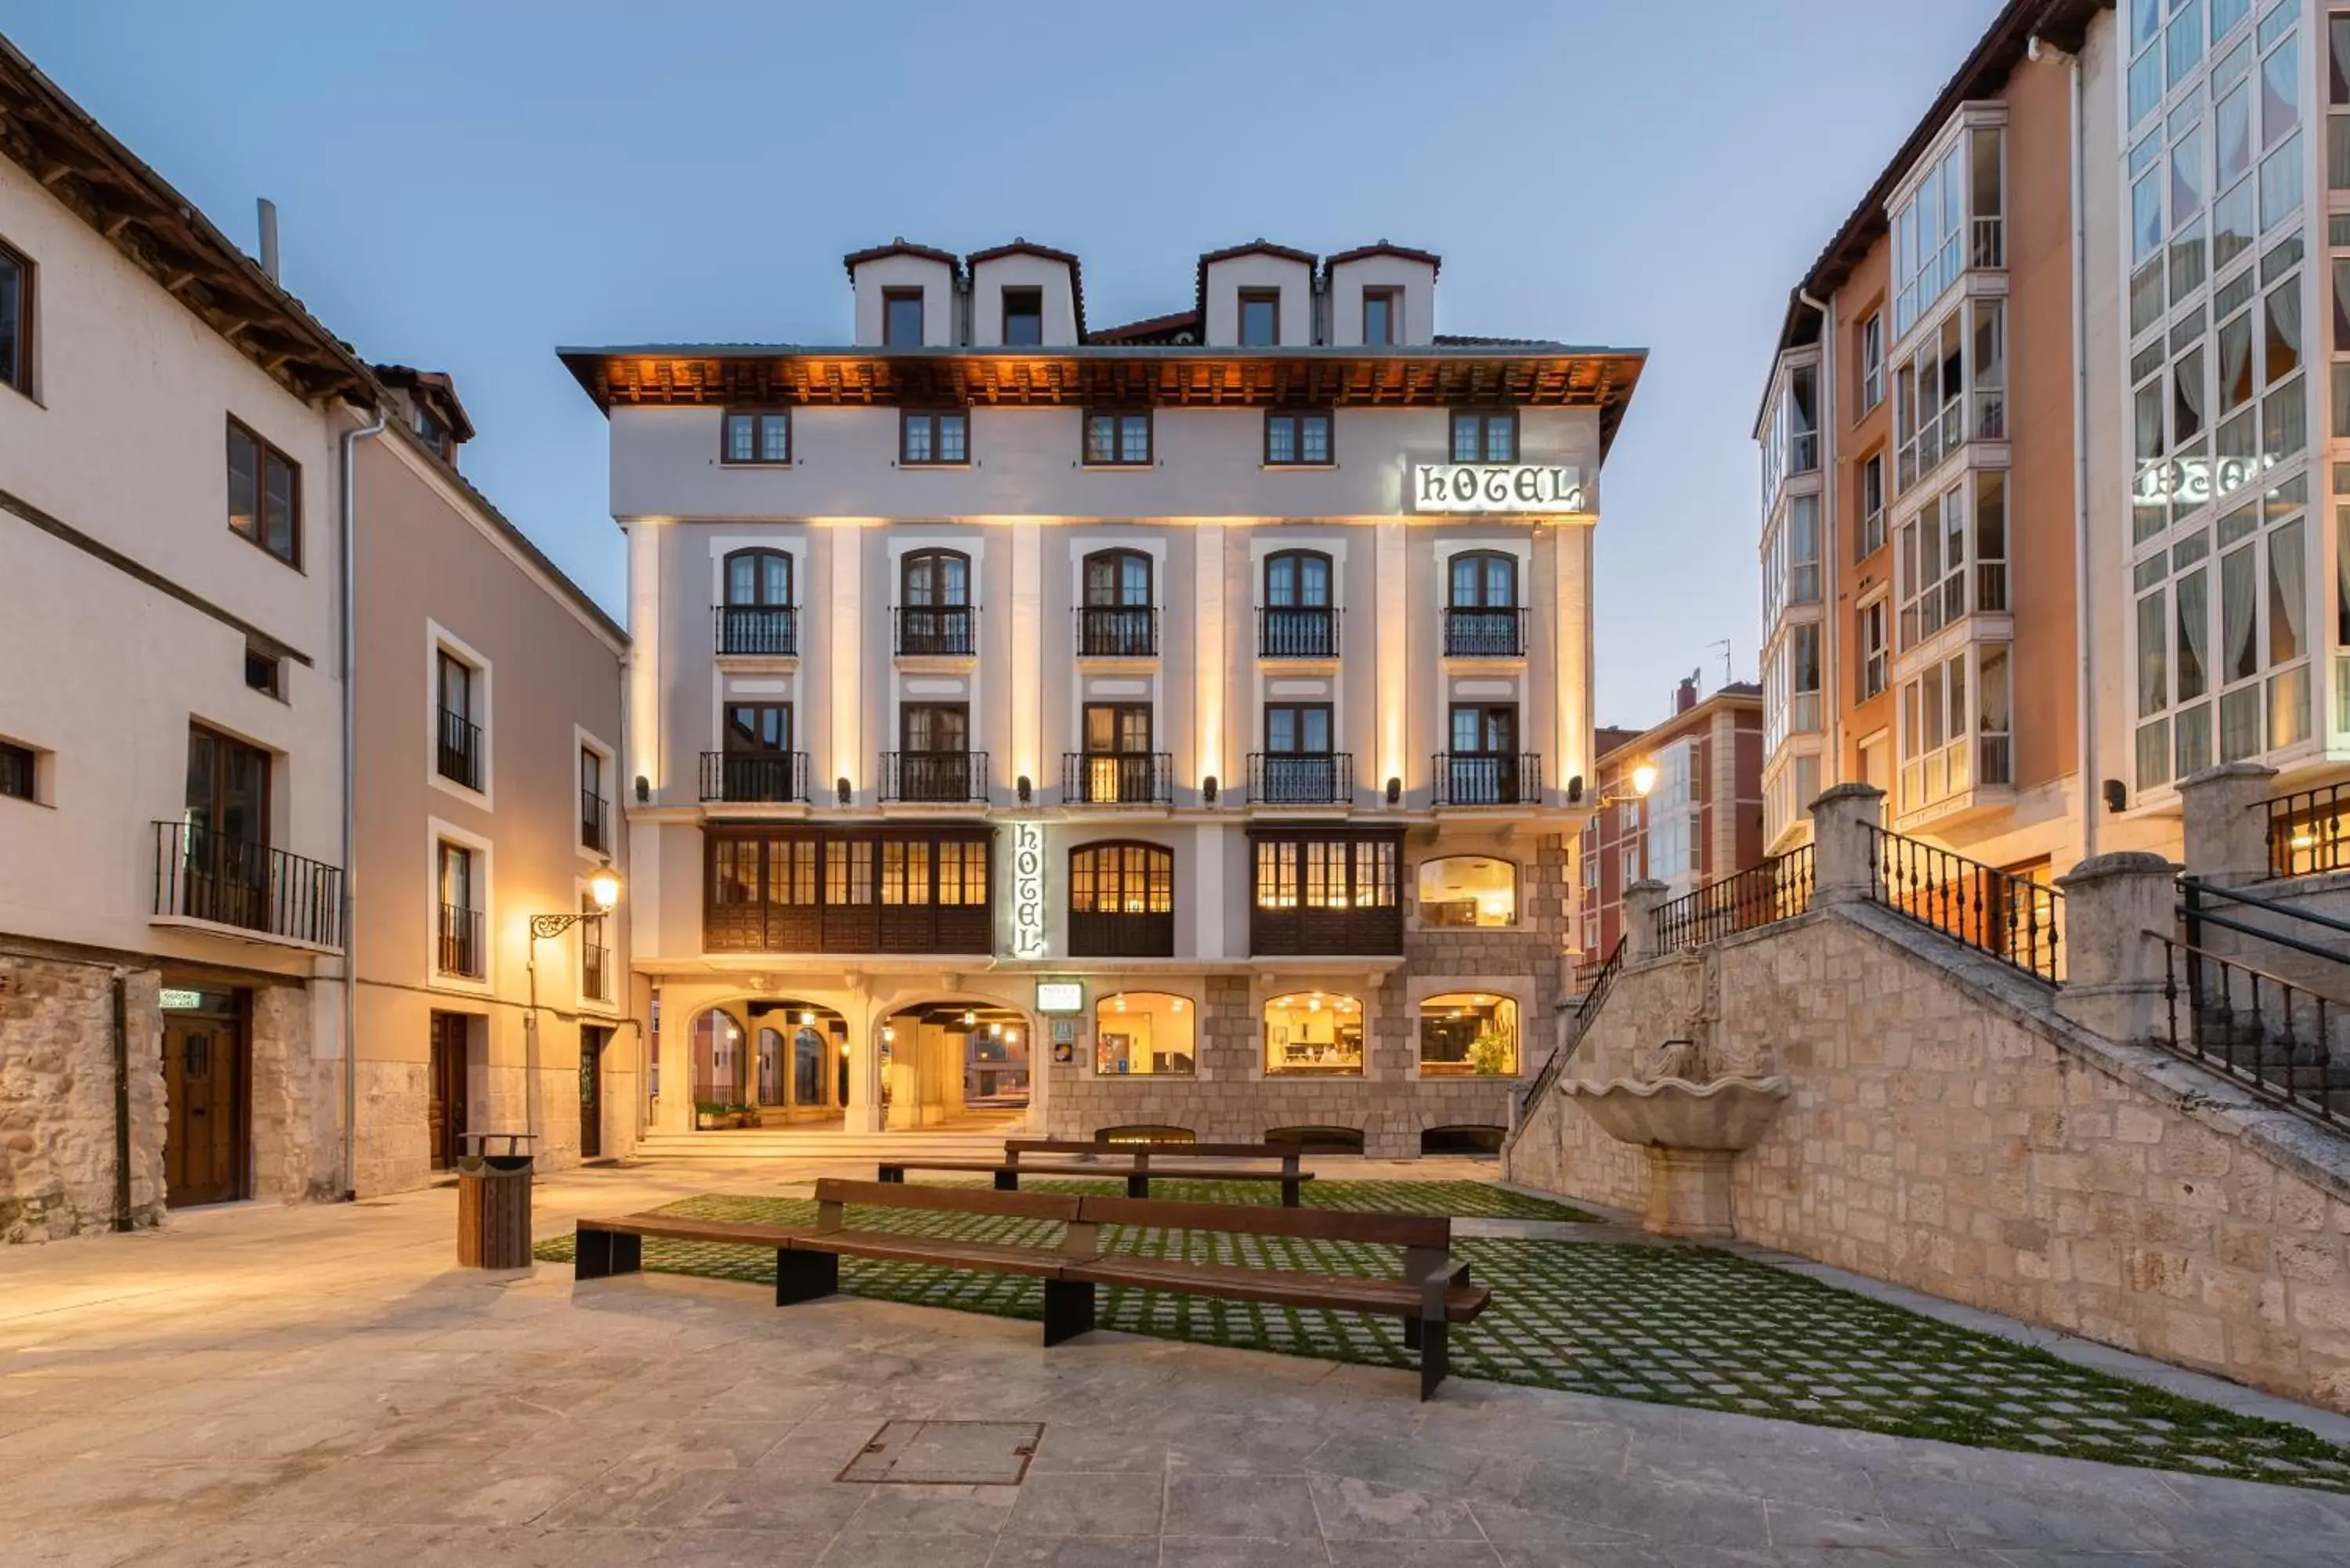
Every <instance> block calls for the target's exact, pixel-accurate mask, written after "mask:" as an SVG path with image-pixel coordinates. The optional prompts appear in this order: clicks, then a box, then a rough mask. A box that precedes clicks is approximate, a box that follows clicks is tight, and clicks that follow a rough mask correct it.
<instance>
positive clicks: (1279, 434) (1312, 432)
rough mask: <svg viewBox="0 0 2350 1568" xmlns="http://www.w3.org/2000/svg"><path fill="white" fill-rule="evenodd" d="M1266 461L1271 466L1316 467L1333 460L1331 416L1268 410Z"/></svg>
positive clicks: (1265, 418)
mask: <svg viewBox="0 0 2350 1568" xmlns="http://www.w3.org/2000/svg"><path fill="white" fill-rule="evenodd" d="M1264 461H1265V465H1266V466H1267V467H1269V468H1314V467H1321V466H1326V465H1327V464H1328V462H1330V416H1329V415H1328V414H1326V413H1310V414H1299V413H1268V414H1266V415H1265V416H1264Z"/></svg>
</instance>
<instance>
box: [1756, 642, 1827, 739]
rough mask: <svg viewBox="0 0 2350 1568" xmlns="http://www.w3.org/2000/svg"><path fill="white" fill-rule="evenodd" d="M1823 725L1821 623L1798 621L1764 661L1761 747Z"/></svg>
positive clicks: (1814, 730) (1811, 730)
mask: <svg viewBox="0 0 2350 1568" xmlns="http://www.w3.org/2000/svg"><path fill="white" fill-rule="evenodd" d="M1819 727H1820V623H1819V622H1817V621H1815V620H1802V621H1797V622H1795V623H1794V624H1793V625H1792V626H1790V627H1788V628H1787V633H1786V635H1785V636H1784V637H1783V638H1781V639H1779V642H1778V645H1777V648H1776V649H1775V650H1774V651H1773V652H1772V653H1771V654H1770V655H1769V656H1768V657H1767V658H1766V659H1764V660H1763V754H1764V755H1766V756H1767V755H1769V754H1770V753H1773V752H1775V751H1777V750H1778V749H1779V747H1780V745H1781V743H1782V742H1784V741H1785V740H1786V738H1787V737H1788V736H1789V735H1808V734H1813V733H1814V732H1817V731H1818V729H1819Z"/></svg>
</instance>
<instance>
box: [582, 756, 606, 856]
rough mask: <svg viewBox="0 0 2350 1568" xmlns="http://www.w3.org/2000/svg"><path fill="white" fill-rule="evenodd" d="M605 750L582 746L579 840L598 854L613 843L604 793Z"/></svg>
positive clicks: (603, 852) (602, 852) (604, 851)
mask: <svg viewBox="0 0 2350 1568" xmlns="http://www.w3.org/2000/svg"><path fill="white" fill-rule="evenodd" d="M606 765H607V764H606V763H605V761H604V753H601V752H599V751H598V750H597V749H596V748H595V747H593V746H582V747H580V748H579V843H580V846H581V847H582V848H586V849H592V850H594V851H596V852H597V853H598V854H599V855H601V854H606V853H608V852H609V851H610V849H611V847H612V828H611V805H612V803H611V802H610V801H609V800H608V799H607V798H606V797H605V794H604V769H605V767H606Z"/></svg>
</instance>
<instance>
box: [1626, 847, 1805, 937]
mask: <svg viewBox="0 0 2350 1568" xmlns="http://www.w3.org/2000/svg"><path fill="white" fill-rule="evenodd" d="M1811 907H1812V846H1810V845H1808V844H1804V845H1799V846H1796V847H1795V848H1794V849H1790V850H1788V851H1787V852H1786V853H1785V854H1783V855H1773V857H1770V858H1769V859H1767V860H1765V861H1763V862H1762V863H1761V864H1760V865H1755V866H1750V867H1747V868H1746V869H1745V870H1743V871H1738V872H1733V873H1732V874H1731V875H1730V876H1728V877H1721V878H1719V879H1717V880H1715V881H1711V882H1709V883H1707V884H1706V885H1705V886H1703V887H1702V888H1697V889H1696V890H1695V891H1693V892H1689V893H1684V894H1682V895H1681V896H1680V897H1679V898H1675V899H1673V900H1672V901H1671V902H1669V903H1667V904H1663V905H1659V907H1658V909H1657V950H1658V951H1659V952H1677V951H1679V950H1681V949H1683V948H1694V947H1701V946H1703V945H1704V944H1705V943H1707V942H1718V941H1720V940H1721V939H1722V938H1724V937H1727V936H1732V935H1735V934H1736V933H1738V932H1740V931H1751V930H1753V929H1756V928H1757V927H1761V926H1768V925H1772V924H1774V923H1775V922H1777V921H1780V920H1787V919H1794V917H1795V916H1797V915H1800V914H1802V913H1803V912H1804V910H1806V909H1810V908H1811Z"/></svg>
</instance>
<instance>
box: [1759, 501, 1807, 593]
mask: <svg viewBox="0 0 2350 1568" xmlns="http://www.w3.org/2000/svg"><path fill="white" fill-rule="evenodd" d="M1819 602H1820V498H1819V497H1818V496H1817V495H1813V494H1805V495H1791V496H1789V497H1788V498H1787V504H1786V506H1785V508H1784V509H1783V510H1782V511H1781V512H1780V514H1779V515H1778V517H1777V519H1776V520H1775V521H1773V524H1771V528H1770V532H1769V534H1768V535H1766V536H1765V537H1764V539H1763V620H1764V621H1765V622H1766V623H1768V622H1771V621H1775V620H1777V619H1778V618H1779V617H1780V615H1781V613H1782V612H1783V611H1784V610H1785V609H1786V607H1788V606H1789V605H1815V604H1817V603H1819Z"/></svg>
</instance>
